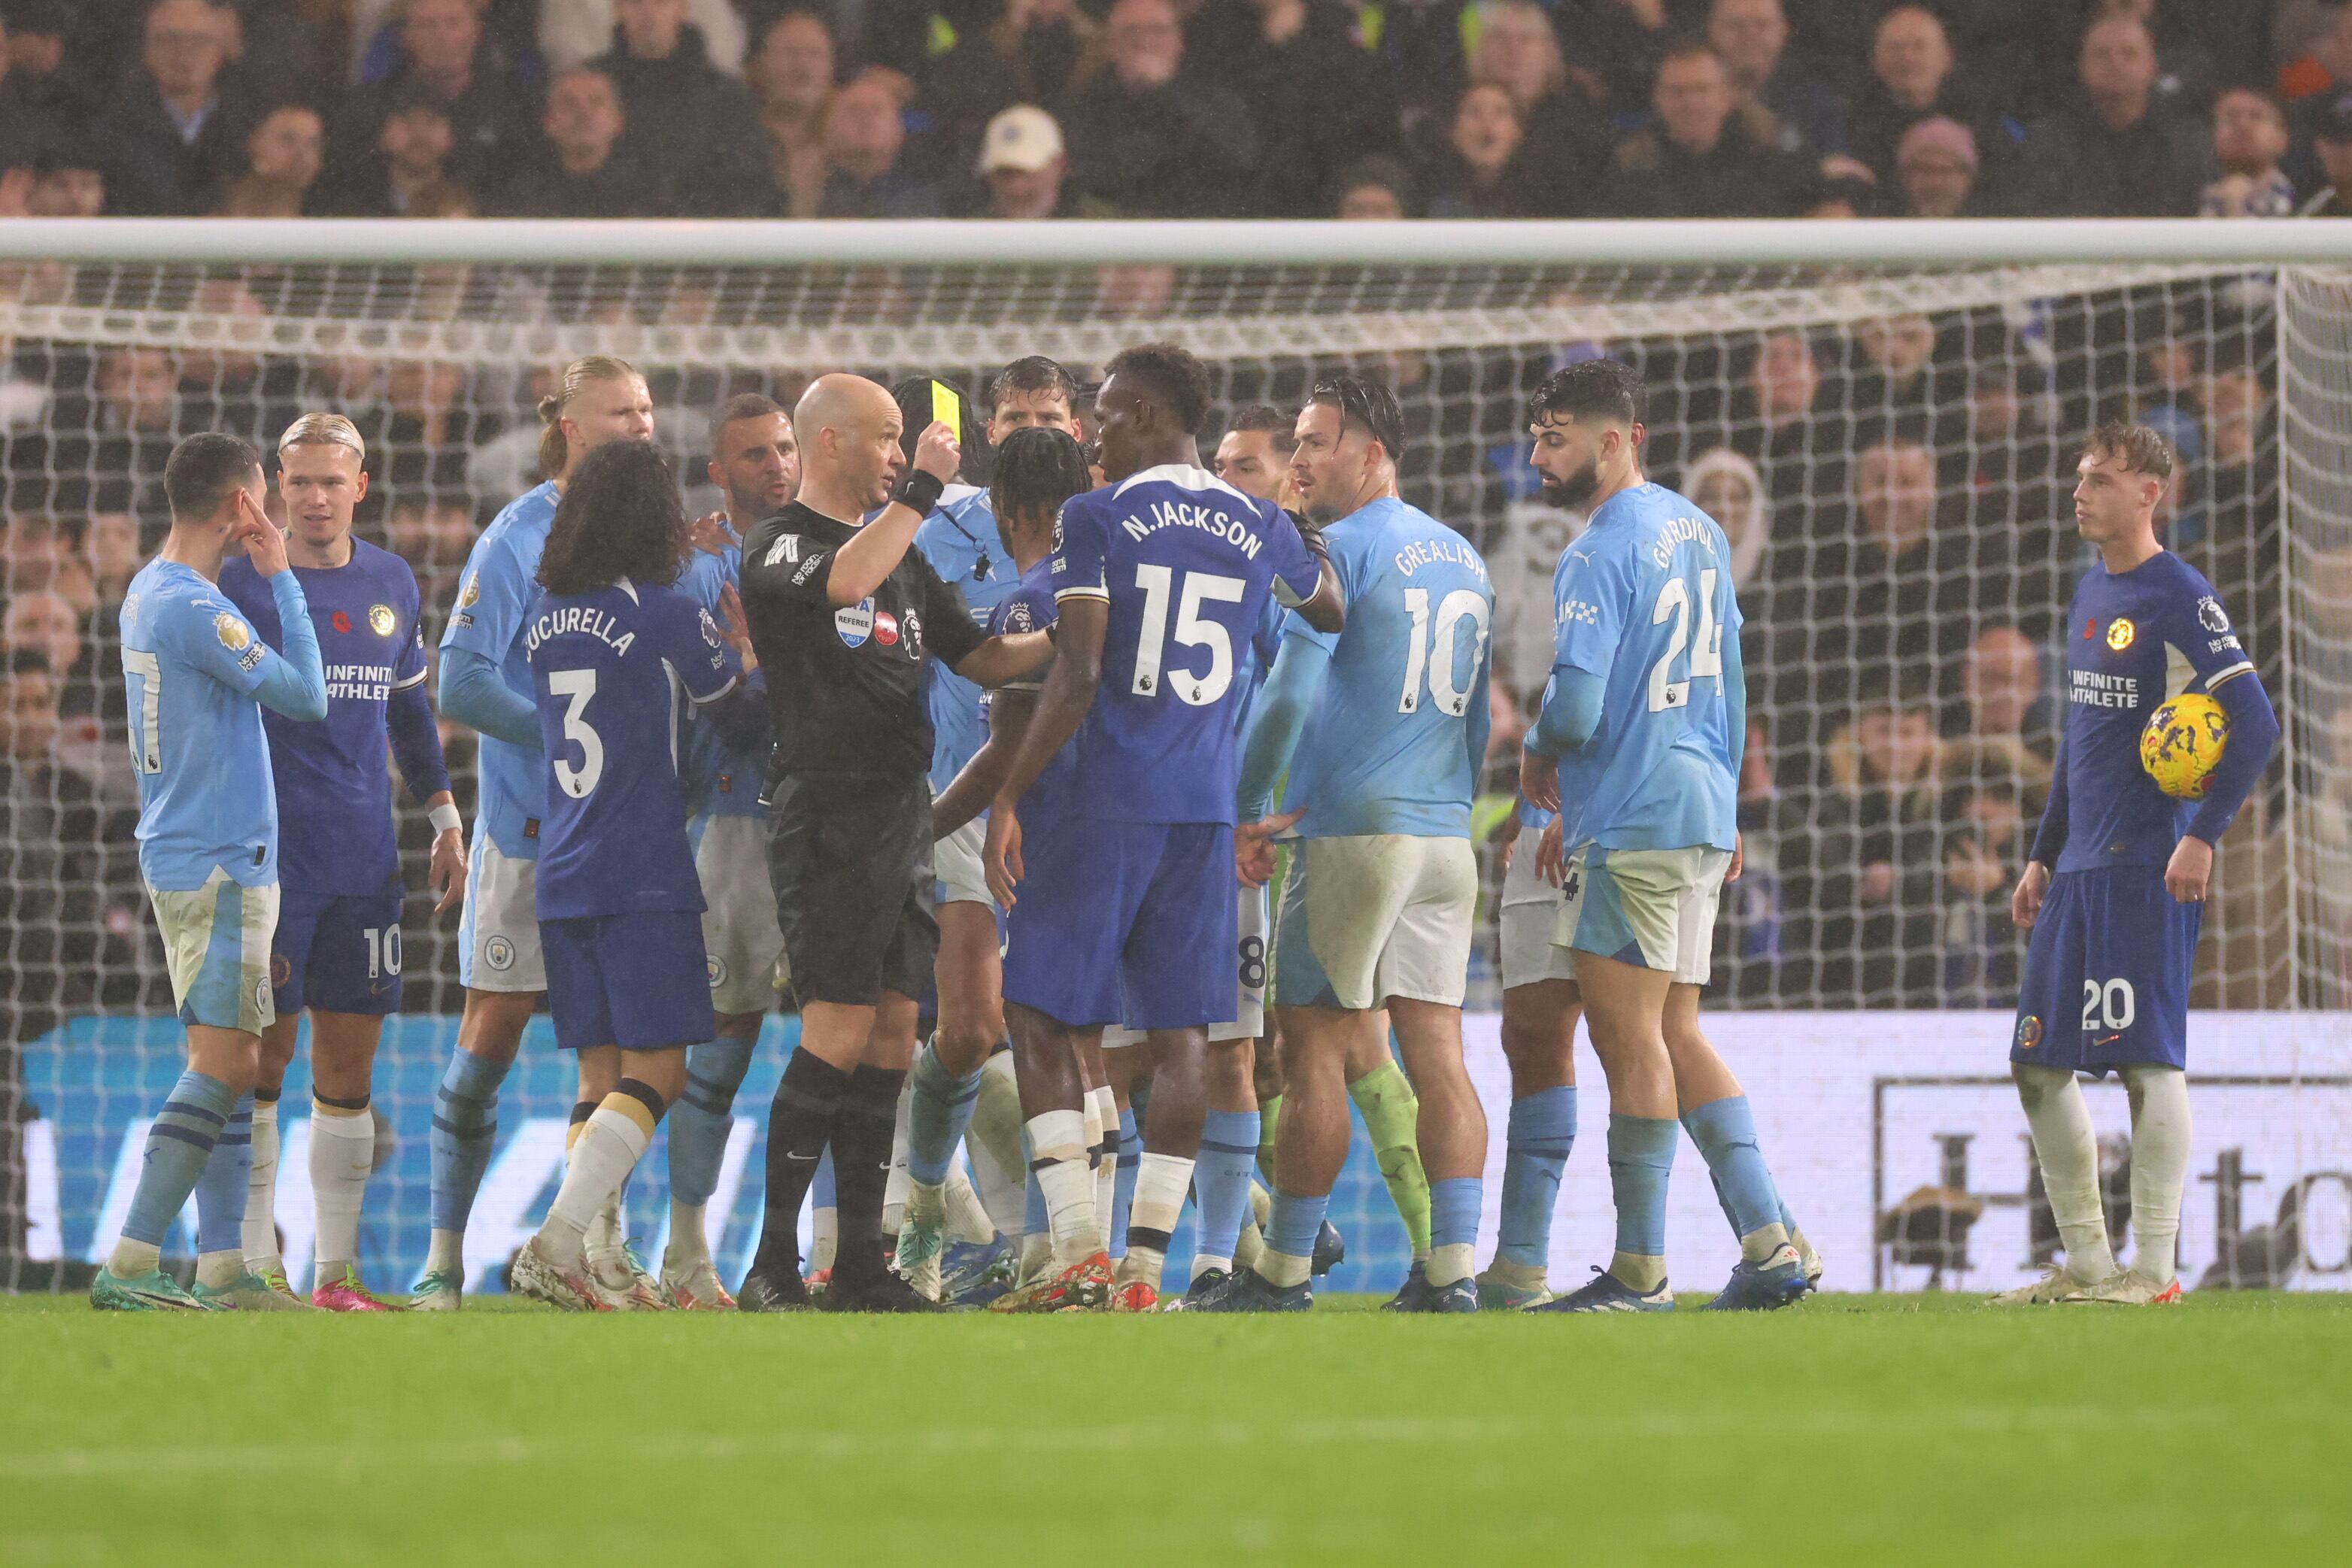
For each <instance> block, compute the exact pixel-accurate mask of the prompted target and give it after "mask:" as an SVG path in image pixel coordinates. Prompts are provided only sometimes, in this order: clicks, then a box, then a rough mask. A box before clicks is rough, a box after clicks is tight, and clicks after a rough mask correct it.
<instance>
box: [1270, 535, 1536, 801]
mask: <svg viewBox="0 0 2352 1568" xmlns="http://www.w3.org/2000/svg"><path fill="white" fill-rule="evenodd" d="M1323 542H1324V545H1325V546H1326V548H1327V549H1329V551H1330V553H1331V565H1332V568H1333V570H1335V571H1336V572H1337V574H1338V575H1339V586H1340V588H1341V589H1342V590H1343V591H1345V592H1346V594H1347V601H1348V627H1347V630H1346V631H1344V632H1318V631H1316V630H1315V629H1314V628H1312V627H1310V626H1308V625H1307V623H1306V622H1304V621H1302V620H1300V619H1299V618H1298V617H1297V616H1296V615H1294V616H1292V617H1291V618H1290V622H1289V626H1288V628H1287V630H1286V632H1285V633H1284V635H1285V636H1286V637H1297V638H1303V639H1306V640H1307V641H1309V642H1312V643H1318V644H1319V645H1320V646H1322V647H1324V648H1326V649H1328V650H1329V651H1330V654H1331V664H1330V668H1329V670H1328V673H1327V674H1325V676H1324V680H1323V686H1322V691H1321V693H1320V695H1318V697H1317V699H1316V703H1315V706H1314V709H1313V711H1312V712H1310V713H1309V715H1308V716H1307V724H1306V727H1305V729H1304V730H1303V731H1301V733H1300V736H1299V740H1298V747H1297V751H1296V752H1295V753H1294V754H1293V755H1292V757H1291V760H1290V785H1289V789H1288V790H1287V791H1286V794H1285V796H1284V801H1283V809H1284V810H1297V809H1299V808H1300V807H1305V808H1306V810H1307V815H1306V817H1305V818H1304V819H1303V820H1301V821H1300V822H1299V824H1298V829H1297V831H1298V835H1299V836H1300V837H1302V838H1343V837H1350V836H1355V835H1361V834H1373V833H1401V834H1405V835H1408V836H1412V837H1418V838H1467V837H1469V835H1470V800H1471V797H1472V796H1473V795H1474V794H1475V792H1476V790H1477V785H1478V765H1479V763H1480V761H1481V760H1482V759H1483V758H1484V754H1485V751H1486V677H1487V660H1488V655H1489V647H1488V642H1487V627H1488V624H1489V623H1490V622H1491V621H1492V620H1493V616H1494V608H1495V590H1494V586H1493V584H1492V583H1490V582H1489V581H1488V580H1487V577H1486V562H1485V561H1484V560H1482V559H1479V556H1478V552H1477V551H1476V550H1475V549H1472V548H1471V546H1470V541H1469V540H1467V539H1465V538H1463V537H1462V536H1461V535H1460V534H1457V533H1455V532H1454V530H1453V529H1452V528H1447V527H1446V526H1445V525H1444V524H1443V523H1441V522H1439V521H1437V519H1435V518H1434V517H1430V516H1429V515H1428V514H1427V513H1425V512H1423V511H1421V510H1419V509H1418V508H1416V507H1409V506H1407V505H1405V504H1404V502H1402V501H1401V500H1397V499H1394V498H1392V497H1391V498H1386V499H1381V500H1377V501H1374V502H1372V503H1371V504H1370V506H1367V507H1362V508H1360V509H1359V510H1357V511H1355V512H1351V513H1349V515H1348V516H1347V517H1342V518H1340V519H1339V521H1338V522H1336V523H1333V524H1331V525H1330V526H1329V527H1328V528H1325V529H1324V530H1323Z"/></svg>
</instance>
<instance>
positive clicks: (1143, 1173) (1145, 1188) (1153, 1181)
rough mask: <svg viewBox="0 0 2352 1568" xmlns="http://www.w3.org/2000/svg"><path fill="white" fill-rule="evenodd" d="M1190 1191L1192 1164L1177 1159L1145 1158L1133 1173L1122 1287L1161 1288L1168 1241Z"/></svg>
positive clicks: (1120, 1274)
mask: <svg viewBox="0 0 2352 1568" xmlns="http://www.w3.org/2000/svg"><path fill="white" fill-rule="evenodd" d="M1191 1190H1192V1161H1191V1160H1188V1159H1185V1158H1183V1157H1182V1156H1181V1155H1154V1154H1146V1155H1144V1156H1143V1164H1142V1166H1140V1167H1139V1169H1138V1170H1137V1171H1136V1173H1135V1197H1134V1198H1133V1200H1132V1206H1131V1207H1130V1208H1129V1213H1128V1222H1127V1256H1126V1257H1124V1258H1122V1259H1120V1260H1119V1264H1118V1278H1119V1282H1120V1283H1121V1284H1125V1283H1127V1282H1128V1281H1133V1280H1140V1281H1143V1282H1144V1283H1145V1284H1147V1285H1150V1287H1151V1288H1152V1289H1153V1290H1155V1291H1156V1290H1158V1289H1159V1288H1160V1270H1161V1269H1162V1268H1164V1267H1165V1266H1166V1265H1167V1262H1168V1238H1169V1235H1170V1233H1171V1232H1172V1231H1173V1230H1174V1229H1175V1228H1176V1222H1177V1221H1178V1220H1179V1219H1181V1218H1183V1214H1184V1195H1185V1194H1186V1193H1188V1192H1190V1191H1191Z"/></svg>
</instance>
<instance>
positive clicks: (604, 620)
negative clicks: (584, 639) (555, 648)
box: [523, 604, 637, 653]
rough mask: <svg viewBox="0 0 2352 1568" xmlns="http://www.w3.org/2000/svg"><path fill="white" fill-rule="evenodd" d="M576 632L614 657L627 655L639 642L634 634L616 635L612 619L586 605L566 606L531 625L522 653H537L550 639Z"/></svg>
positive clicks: (543, 616) (548, 613) (525, 637)
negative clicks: (608, 649) (587, 637)
mask: <svg viewBox="0 0 2352 1568" xmlns="http://www.w3.org/2000/svg"><path fill="white" fill-rule="evenodd" d="M569 632H581V633H583V634H585V635H587V636H590V637H593V638H595V639H596V641H598V642H599V643H604V645H605V646H606V647H608V648H610V649H612V650H613V652H614V653H627V652H628V651H629V645H630V644H631V643H635V641H636V640H637V634H636V633H635V632H621V633H620V634H619V635H618V636H615V635H614V631H613V618H612V617H611V616H610V615H607V614H605V613H604V612H603V611H601V610H592V609H589V608H588V607H586V606H585V605H577V604H567V605H563V606H562V607H560V608H558V609H554V610H551V611H549V612H547V613H546V614H544V615H542V616H541V617H540V618H539V619H538V620H537V621H534V622H531V627H530V632H528V633H526V634H525V636H524V637H523V649H524V651H525V652H526V653H538V652H539V645H540V644H541V643H544V642H546V641H547V640H548V639H549V638H550V637H561V636H563V635H565V634H567V633H569Z"/></svg>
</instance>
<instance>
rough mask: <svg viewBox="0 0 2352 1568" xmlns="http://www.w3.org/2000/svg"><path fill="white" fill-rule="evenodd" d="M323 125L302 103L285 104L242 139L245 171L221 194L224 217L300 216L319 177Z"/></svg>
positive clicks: (220, 206)
mask: <svg viewBox="0 0 2352 1568" xmlns="http://www.w3.org/2000/svg"><path fill="white" fill-rule="evenodd" d="M326 140H327V128H326V124H325V122H324V121H323V120H320V117H319V111H318V110H315V109H312V108H311V107H310V105H309V104H306V103H283V104H280V105H278V107H277V108H276V109H273V110H270V111H269V112H268V114H265V115H263V116H262V117H261V123H260V124H258V125H257V126H255V127H254V128H253V131H252V133H251V134H249V135H248V136H247V137H246V139H245V163H246V167H245V172H244V173H242V174H240V175H238V176H237V177H236V179H234V180H232V181H230V182H229V184H228V188H227V189H226V190H225V191H223V192H222V193H221V198H220V204H219V206H218V208H217V209H216V211H217V212H218V214H219V215H220V216H222V217H225V218H299V217H300V216H301V215H302V214H303V213H304V211H305V210H306V203H307V201H308V199H309V196H310V187H311V185H312V184H313V183H316V182H317V180H318V178H319V166H320V159H321V157H322V156H323V154H324V152H325V149H326Z"/></svg>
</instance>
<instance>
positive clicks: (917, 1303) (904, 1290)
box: [824, 1266, 955, 1312]
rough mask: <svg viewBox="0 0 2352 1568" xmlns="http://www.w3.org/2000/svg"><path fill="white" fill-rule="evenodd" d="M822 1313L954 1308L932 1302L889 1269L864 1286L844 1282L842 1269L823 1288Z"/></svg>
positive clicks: (951, 1310)
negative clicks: (831, 1281)
mask: <svg viewBox="0 0 2352 1568" xmlns="http://www.w3.org/2000/svg"><path fill="white" fill-rule="evenodd" d="M824 1310H825V1311H826V1312H953V1311H954V1310H955V1309H954V1308H953V1307H950V1306H948V1305H946V1304H945V1303H943V1302H940V1301H933V1300H931V1299H930V1298H929V1296H926V1295H924V1294H923V1293H922V1292H921V1291H918V1290H916V1289H915V1287H914V1286H912V1285H909V1284H908V1283H907V1281H905V1280H903V1279H901V1278H900V1277H899V1276H898V1275H897V1274H894V1273H892V1272H891V1271H890V1270H888V1269H887V1268H886V1269H884V1270H882V1273H881V1277H880V1278H878V1279H874V1280H868V1281H865V1282H863V1283H856V1282H845V1281H843V1280H842V1277H841V1270H840V1269H839V1267H837V1266H836V1267H835V1270H834V1271H833V1283H832V1284H830V1285H828V1286H826V1287H825V1292H824Z"/></svg>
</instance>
